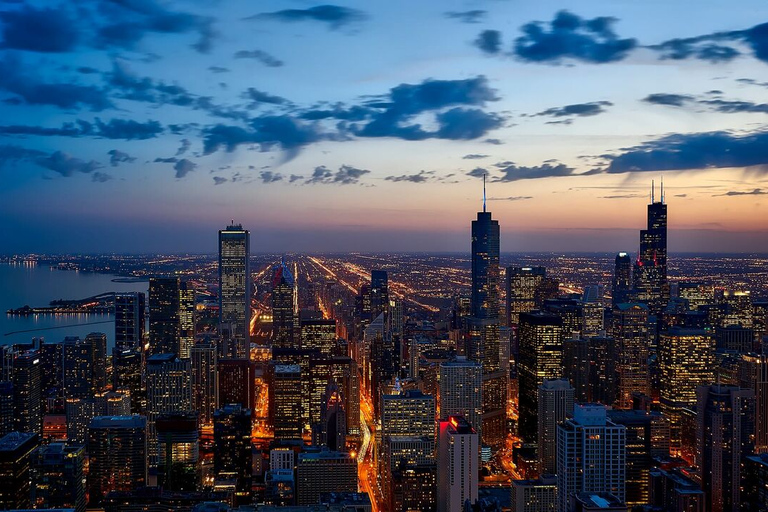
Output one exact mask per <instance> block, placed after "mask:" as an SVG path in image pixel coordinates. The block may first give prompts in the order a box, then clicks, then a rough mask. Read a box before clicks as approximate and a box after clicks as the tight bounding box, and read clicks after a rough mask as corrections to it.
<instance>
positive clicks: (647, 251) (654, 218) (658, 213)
mask: <svg viewBox="0 0 768 512" xmlns="http://www.w3.org/2000/svg"><path fill="white" fill-rule="evenodd" d="M654 192H655V190H653V189H652V191H651V203H650V204H649V205H648V225H647V228H646V229H644V230H642V231H640V252H639V253H638V255H637V261H636V262H635V268H634V275H633V280H634V293H635V295H636V300H637V301H639V302H643V303H645V304H648V307H649V309H650V310H651V313H653V314H658V313H660V312H661V311H662V310H663V309H664V307H665V306H666V305H667V302H668V301H669V283H668V281H667V205H666V203H665V202H664V185H663V184H662V188H661V200H659V201H656V200H655V197H654Z"/></svg>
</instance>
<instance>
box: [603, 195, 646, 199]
mask: <svg viewBox="0 0 768 512" xmlns="http://www.w3.org/2000/svg"><path fill="white" fill-rule="evenodd" d="M638 197H646V196H645V195H644V194H618V195H614V196H600V197H599V198H598V199H637V198H638Z"/></svg>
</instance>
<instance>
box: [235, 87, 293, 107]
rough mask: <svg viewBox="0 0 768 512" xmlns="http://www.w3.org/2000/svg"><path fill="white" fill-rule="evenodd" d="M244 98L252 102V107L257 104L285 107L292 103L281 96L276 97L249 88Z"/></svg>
mask: <svg viewBox="0 0 768 512" xmlns="http://www.w3.org/2000/svg"><path fill="white" fill-rule="evenodd" d="M242 97H243V98H245V99H248V100H251V102H252V104H251V106H252V107H253V106H255V104H257V103H269V104H271V105H285V104H287V103H290V102H289V101H288V100H287V99H285V98H281V97H280V96H274V95H272V94H269V93H266V92H263V91H259V90H258V89H254V88H253V87H249V88H248V90H247V91H246V92H244V93H243V95H242Z"/></svg>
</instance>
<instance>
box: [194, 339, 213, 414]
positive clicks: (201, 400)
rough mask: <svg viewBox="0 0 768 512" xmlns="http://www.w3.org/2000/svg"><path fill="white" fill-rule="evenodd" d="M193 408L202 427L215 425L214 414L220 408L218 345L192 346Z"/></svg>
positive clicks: (201, 343) (204, 343) (198, 344)
mask: <svg viewBox="0 0 768 512" xmlns="http://www.w3.org/2000/svg"><path fill="white" fill-rule="evenodd" d="M190 356H191V358H190V359H191V362H192V406H193V410H195V411H197V414H198V421H200V425H208V426H209V425H213V412H214V411H215V410H216V409H217V408H218V401H217V395H216V392H217V390H218V388H219V372H218V352H217V350H216V345H215V344H214V343H213V342H210V341H204V342H200V343H197V344H195V345H193V346H192V349H191V351H190Z"/></svg>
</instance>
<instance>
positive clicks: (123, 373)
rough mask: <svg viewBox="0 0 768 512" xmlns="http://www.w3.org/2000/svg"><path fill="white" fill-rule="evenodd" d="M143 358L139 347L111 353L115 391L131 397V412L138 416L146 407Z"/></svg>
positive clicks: (116, 350) (116, 349)
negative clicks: (125, 393) (123, 392)
mask: <svg viewBox="0 0 768 512" xmlns="http://www.w3.org/2000/svg"><path fill="white" fill-rule="evenodd" d="M143 374H144V356H143V353H142V350H141V347H134V348H124V349H119V348H117V347H115V348H114V349H113V351H112V380H113V384H112V385H113V387H114V389H115V390H117V391H125V392H127V393H129V394H130V396H131V412H132V413H134V414H139V413H140V412H142V411H143V410H144V406H145V405H146V393H145V392H144V382H143Z"/></svg>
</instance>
